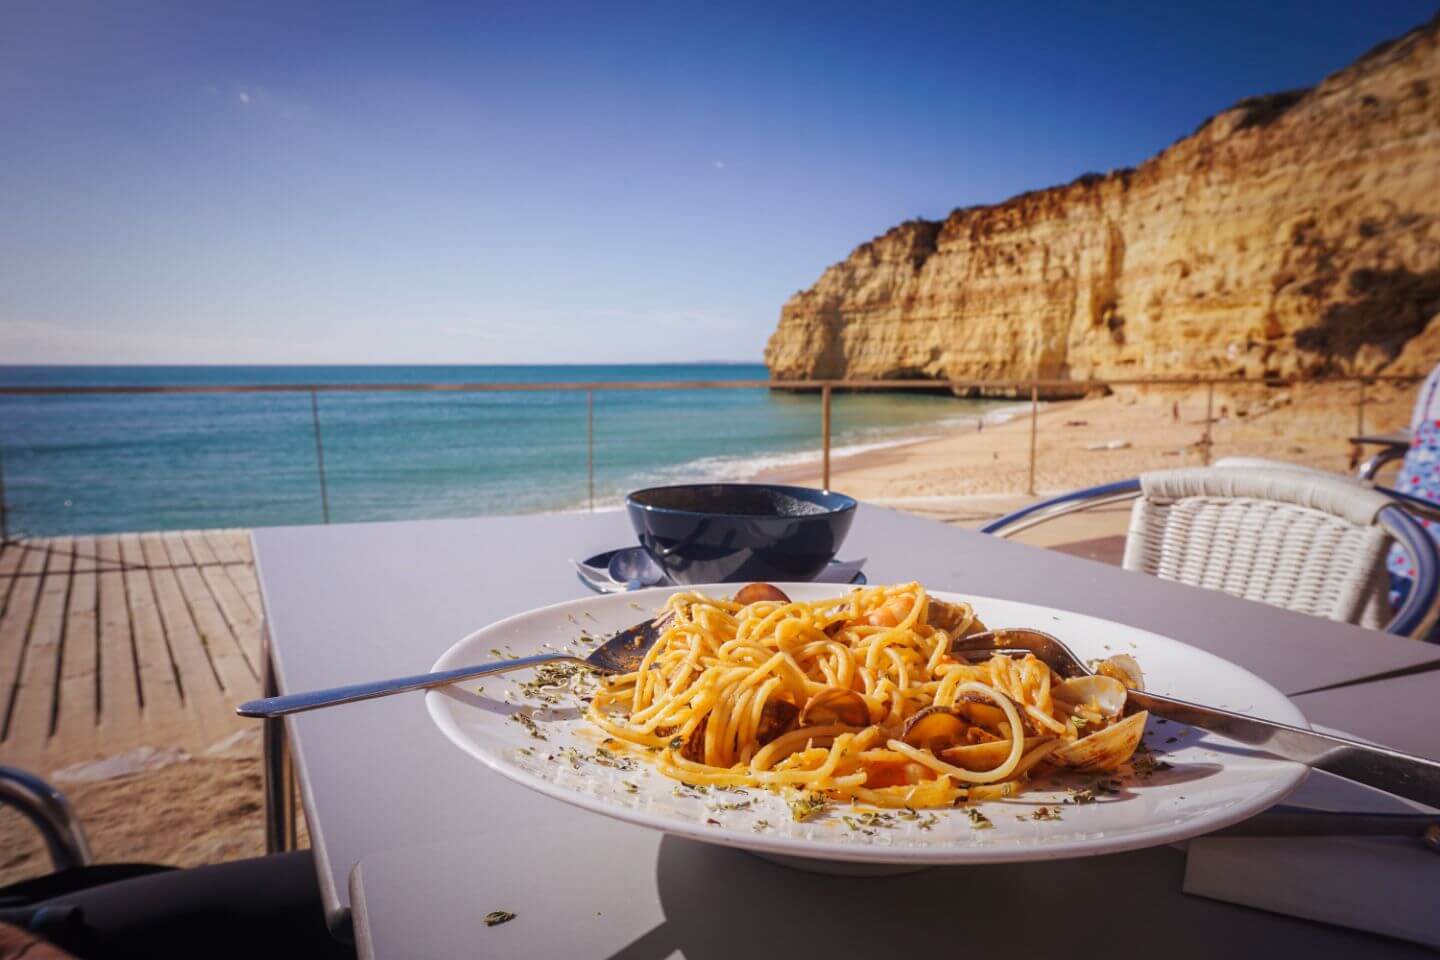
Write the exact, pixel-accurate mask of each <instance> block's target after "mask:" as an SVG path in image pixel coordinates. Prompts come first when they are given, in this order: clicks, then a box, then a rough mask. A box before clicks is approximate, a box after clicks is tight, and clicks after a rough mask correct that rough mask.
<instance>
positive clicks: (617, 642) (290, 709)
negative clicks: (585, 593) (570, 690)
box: [235, 613, 673, 718]
mask: <svg viewBox="0 0 1440 960" xmlns="http://www.w3.org/2000/svg"><path fill="white" fill-rule="evenodd" d="M672 616H673V615H672V614H668V613H667V614H665V615H664V616H663V617H658V618H655V619H652V620H646V621H645V622H644V623H637V624H635V626H633V627H630V628H629V629H628V630H622V631H620V632H619V633H617V634H615V636H613V637H611V638H610V639H609V640H606V641H605V642H604V643H603V644H601V645H600V647H599V649H597V650H595V651H594V652H593V653H591V654H590V656H588V657H585V658H584V659H581V658H580V657H574V656H571V655H570V654H568V653H545V654H541V655H539V656H535V657H520V658H519V659H516V660H501V661H499V662H497V663H484V664H479V665H477V666H473V667H457V668H456V669H454V670H441V671H439V672H438V673H421V674H417V675H415V676H413V677H397V678H395V679H393V680H374V681H371V682H369V683H354V684H351V685H349V686H345V687H331V688H329V689H328V690H310V691H307V692H305V693H287V694H285V695H284V696H281V697H266V698H265V699H263V700H251V701H250V702H249V703H242V704H240V706H238V707H236V708H235V712H236V713H238V714H240V716H242V717H262V718H269V717H283V716H285V715H286V714H290V713H303V712H305V711H306V710H318V709H320V708H321V707H334V706H339V705H340V704H342V703H355V702H356V701H359V700H374V699H375V698H376V697H388V696H390V695H391V694H392V693H408V692H409V691H411V690H429V689H431V688H433V687H445V686H449V685H450V684H452V683H461V682H463V681H466V680H475V679H478V678H480V677H488V676H490V675H491V674H496V673H509V672H510V671H511V670H524V669H526V668H529V667H538V666H540V665H541V664H545V663H578V664H583V665H585V666H587V667H589V668H590V669H592V670H595V671H597V672H599V673H604V674H614V673H630V672H632V671H634V670H635V669H637V668H638V667H639V666H640V662H641V661H642V660H644V659H645V653H646V651H648V650H649V649H650V648H651V647H653V646H654V645H655V641H657V640H659V639H660V635H661V634H662V633H664V632H665V628H666V627H667V626H668V625H669V623H670V618H671V617H672Z"/></svg>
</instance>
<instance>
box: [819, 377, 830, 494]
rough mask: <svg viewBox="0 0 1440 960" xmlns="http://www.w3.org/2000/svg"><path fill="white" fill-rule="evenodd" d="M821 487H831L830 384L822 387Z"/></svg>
mask: <svg viewBox="0 0 1440 960" xmlns="http://www.w3.org/2000/svg"><path fill="white" fill-rule="evenodd" d="M820 487H821V489H824V490H829V489H830V384H828V383H827V384H825V385H824V386H822V387H821V388H820Z"/></svg>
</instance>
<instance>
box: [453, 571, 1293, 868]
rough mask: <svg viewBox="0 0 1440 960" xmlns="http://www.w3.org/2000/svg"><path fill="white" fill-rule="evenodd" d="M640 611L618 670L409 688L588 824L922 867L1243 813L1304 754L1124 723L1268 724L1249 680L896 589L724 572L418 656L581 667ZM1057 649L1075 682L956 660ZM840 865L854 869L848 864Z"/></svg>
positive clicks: (1269, 690) (590, 601)
mask: <svg viewBox="0 0 1440 960" xmlns="http://www.w3.org/2000/svg"><path fill="white" fill-rule="evenodd" d="M647 617H653V618H655V620H656V633H657V634H658V639H657V640H656V641H655V643H654V644H653V646H651V647H650V648H649V649H648V650H647V651H646V652H645V654H644V657H643V659H641V660H640V661H639V663H638V665H637V667H636V669H634V670H632V671H630V672H628V673H625V674H619V675H611V676H601V675H599V674H597V673H595V672H593V671H591V670H588V669H586V668H585V667H582V666H579V665H576V664H565V663H561V664H554V665H548V666H544V667H541V668H539V669H538V670H536V671H533V672H529V673H526V672H516V673H514V674H510V675H507V676H506V677H502V678H499V681H498V682H497V681H496V678H487V680H486V681H485V683H484V685H483V686H478V687H477V686H473V685H456V686H454V687H450V688H446V689H444V690H437V691H431V692H430V693H429V694H427V697H426V702H427V706H428V708H429V710H430V713H431V716H432V717H433V718H434V720H435V722H436V723H437V725H438V726H439V727H440V729H441V730H442V731H443V732H444V733H445V734H446V735H447V736H448V737H449V738H450V739H451V740H453V741H454V742H455V743H456V744H457V745H458V746H460V747H461V749H462V750H464V751H465V752H466V753H468V754H470V755H471V756H473V757H474V758H476V759H478V760H480V761H481V762H483V763H485V764H487V765H488V766H489V767H491V768H492V769H494V770H495V771H497V772H499V773H500V774H502V775H504V776H506V777H509V778H510V779H512V780H515V781H516V782H518V783H521V784H523V785H525V786H527V787H530V788H532V789H534V790H537V791H539V792H541V793H543V794H546V795H548V796H551V797H554V798H556V799H559V800H563V801H565V802H568V803H572V804H575V805H576V806H579V807H582V808H585V809H587V810H591V811H594V812H597V813H601V814H605V815H608V816H612V817H617V818H619V819H622V820H627V821H630V822H632V823H636V824H640V825H643V826H647V827H651V828H654V829H659V830H663V831H666V832H669V833H675V834H680V835H683V836H688V837H693V838H695V839H699V840H703V841H707V842H712V843H719V844H726V845H730V846H736V847H743V848H746V849H749V850H752V851H754V852H756V853H760V854H762V855H767V856H771V857H775V858H782V859H784V858H803V859H805V860H808V861H832V862H834V861H848V862H850V863H852V864H872V865H900V866H923V865H927V864H939V863H965V862H972V863H984V862H1001V861H1015V860H1031V859H1053V858H1059V857H1071V856H1084V855H1089V854H1099V853H1108V852H1116V851H1120V850H1127V849H1134V848H1137V847H1143V846H1149V845H1154V844H1160V843H1169V842H1173V841H1176V840H1180V839H1184V838H1187V837H1191V836H1196V835H1199V834H1202V833H1207V832H1209V831H1212V830H1215V829H1219V828H1220V827H1223V826H1226V825H1228V824H1230V823H1233V822H1236V821H1239V820H1242V819H1245V818H1246V817H1249V816H1251V815H1253V814H1255V813H1258V812H1260V811H1261V810H1263V809H1265V808H1266V807H1268V806H1270V805H1271V804H1273V803H1275V802H1277V801H1278V800H1280V799H1281V798H1283V797H1284V796H1285V795H1286V794H1287V793H1289V792H1290V791H1291V790H1293V789H1294V788H1295V787H1296V786H1298V785H1299V783H1300V782H1301V780H1303V778H1304V776H1305V772H1306V768H1305V767H1304V766H1303V765H1301V764H1296V763H1292V762H1287V761H1282V760H1276V759H1273V758H1269V757H1266V756H1263V755H1260V754H1256V753H1254V752H1253V751H1250V750H1248V749H1247V748H1244V747H1241V746H1240V745H1238V744H1234V743H1231V742H1229V741H1226V740H1224V739H1223V738H1221V737H1218V736H1217V735H1215V734H1212V733H1208V732H1206V731H1201V730H1195V729H1191V728H1188V727H1185V726H1183V725H1181V724H1177V723H1173V722H1167V721H1165V720H1163V719H1155V718H1151V717H1149V716H1148V715H1147V714H1145V713H1144V712H1137V711H1135V710H1133V709H1130V710H1127V709H1126V694H1127V691H1128V690H1130V689H1136V688H1144V689H1149V690H1153V691H1155V692H1158V693H1163V694H1168V695H1171V696H1176V697H1180V698H1183V699H1188V700H1193V701H1197V702H1202V703H1207V704H1212V705H1215V706H1221V707H1226V708H1228V709H1231V710H1238V711H1240V712H1245V713H1250V714H1253V715H1256V716H1262V717H1265V718H1267V719H1272V720H1278V721H1282V722H1285V723H1291V724H1299V725H1303V724H1304V718H1303V717H1302V716H1301V715H1300V713H1299V711H1298V710H1296V708H1295V707H1294V705H1293V704H1291V703H1290V701H1289V700H1287V699H1286V698H1285V697H1284V695H1282V694H1281V693H1279V692H1278V691H1277V690H1275V689H1274V688H1273V687H1270V686H1269V685H1268V684H1266V683H1265V682H1264V681H1262V680H1260V679H1259V678H1258V677H1256V676H1254V675H1253V674H1251V673H1249V672H1248V671H1246V670H1244V669H1242V668H1240V667H1238V666H1236V665H1234V664H1232V663H1229V662H1228V661H1225V660H1221V659H1219V658H1217V657H1215V656H1213V655H1211V654H1208V653H1205V652H1204V651H1200V650H1197V649H1195V648H1193V647H1189V646H1187V645H1185V644H1181V643H1179V642H1177V641H1174V640H1170V639H1168V638H1165V637H1162V636H1159V635H1156V634H1153V633H1148V632H1146V631H1141V630H1136V629H1134V628H1131V627H1126V626H1122V625H1120V624H1117V623H1112V622H1109V621H1105V620H1100V619H1097V618H1094V617H1089V616H1084V615H1081V614H1075V613H1069V612H1066V611H1061V610H1054V609H1050V608H1047V607H1041V606H1036V605H1032V604H1026V603H1020V602H1015V601H1008V600H998V599H993V598H986V597H969V596H965V595H963V594H956V593H949V592H940V591H931V590H927V589H926V588H925V587H924V586H922V585H921V584H918V583H906V584H896V585H889V586H884V585H877V586H868V587H863V588H857V589H850V590H842V589H841V588H838V587H836V586H833V585H822V584H776V585H770V584H752V585H749V586H743V587H742V586H740V585H736V584H722V585H716V586H711V587H691V588H685V589H675V588H660V589H654V590H645V591H639V592H636V593H631V594H620V595H610V596H598V597H589V598H585V599H583V600H578V601H574V602H570V603H564V604H559V605H556V606H552V607H546V608H543V609H540V610H535V611H532V612H529V613H525V614H521V615H519V616H516V617H512V618H510V619H507V620H503V621H501V622H499V623H496V624H493V625H492V626H489V627H486V628H484V629H482V630H479V631H477V632H476V633H474V634H471V635H470V636H469V637H466V638H465V639H464V640H462V641H460V642H459V643H457V644H456V645H455V646H454V647H452V648H451V649H450V650H449V651H447V652H446V654H445V655H444V656H443V657H441V658H440V660H439V661H438V662H437V663H436V664H435V668H434V669H436V670H444V669H450V668H452V667H456V666H460V665H463V664H467V663H476V662H482V661H484V660H486V659H490V658H494V657H497V656H498V657H519V656H526V655H532V654H538V653H544V652H553V651H556V650H564V651H567V652H571V653H574V654H575V655H577V656H581V657H583V656H586V655H587V654H588V653H589V652H590V651H592V650H594V649H595V648H596V647H597V645H598V644H601V643H603V642H604V640H605V639H606V638H607V637H609V636H611V635H613V634H614V633H616V632H618V631H620V630H623V629H625V628H628V627H631V626H633V625H634V624H635V623H636V622H637V621H640V620H644V619H646V618H647ZM1022 626H1023V627H1032V628H1035V629H1039V630H1044V631H1046V632H1048V633H1051V634H1054V635H1056V636H1058V637H1059V638H1060V639H1061V640H1062V641H1064V642H1065V643H1066V644H1067V645H1068V646H1069V647H1070V648H1071V649H1072V650H1074V651H1075V652H1076V653H1077V654H1078V655H1080V656H1081V657H1082V658H1083V659H1085V660H1086V661H1087V662H1088V663H1089V664H1090V665H1091V667H1092V669H1093V670H1094V675H1093V676H1087V677H1071V678H1069V679H1066V678H1062V677H1061V676H1060V675H1058V674H1057V673H1055V672H1054V671H1053V670H1051V668H1050V667H1049V666H1047V665H1046V664H1045V663H1043V662H1042V661H1040V660H1038V659H1036V658H1035V657H1034V656H1033V655H1030V654H1023V653H1022V654H1020V655H1014V653H1013V652H1012V654H1011V655H1006V654H993V655H991V654H981V655H978V656H975V655H970V656H964V655H960V654H957V653H955V652H954V650H953V649H952V643H953V642H954V641H955V640H957V639H959V638H962V637H966V636H970V635H972V634H975V633H977V632H980V631H984V630H986V629H988V628H989V627H1022ZM862 869H863V868H862Z"/></svg>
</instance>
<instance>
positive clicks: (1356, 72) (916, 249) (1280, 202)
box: [765, 17, 1440, 379]
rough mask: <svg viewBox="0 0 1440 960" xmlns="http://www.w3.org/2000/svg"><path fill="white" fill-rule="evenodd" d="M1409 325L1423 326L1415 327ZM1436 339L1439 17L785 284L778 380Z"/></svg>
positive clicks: (1342, 348) (1262, 353) (1302, 370)
mask: <svg viewBox="0 0 1440 960" xmlns="http://www.w3.org/2000/svg"><path fill="white" fill-rule="evenodd" d="M1427 328H1428V329H1427ZM1437 358H1440V17H1437V18H1436V19H1435V20H1432V21H1431V22H1430V23H1429V24H1427V25H1425V26H1423V27H1420V28H1417V29H1416V30H1414V31H1412V32H1411V33H1409V34H1407V35H1405V36H1404V37H1402V38H1400V39H1399V40H1396V41H1392V42H1390V43H1387V44H1384V45H1382V46H1381V47H1378V48H1376V49H1375V50H1373V51H1371V52H1370V53H1368V54H1366V55H1365V56H1364V57H1362V58H1360V59H1359V60H1358V61H1356V62H1355V63H1354V64H1352V65H1351V66H1349V67H1347V68H1346V69H1344V70H1342V71H1340V72H1339V73H1336V74H1334V75H1333V76H1331V77H1329V78H1327V79H1326V80H1325V81H1324V82H1322V83H1321V84H1320V85H1319V86H1317V87H1314V88H1313V89H1310V90H1303V91H1292V92H1289V93H1281V94H1274V95H1270V96H1266V97H1256V98H1252V99H1249V100H1245V101H1242V102H1241V103H1239V104H1237V105H1235V106H1234V107H1233V108H1231V109H1229V110H1227V111H1225V112H1224V113H1221V114H1219V115H1218V116H1215V117H1212V118H1211V119H1210V120H1207V121H1206V122H1205V123H1203V124H1201V126H1200V128H1199V129H1198V130H1196V131H1195V132H1194V133H1193V134H1191V135H1190V136H1188V137H1186V138H1184V139H1183V140H1180V141H1179V142H1177V143H1176V144H1174V145H1173V146H1171V147H1170V148H1169V149H1167V150H1165V151H1163V152H1162V153H1160V154H1158V155H1156V156H1155V157H1152V158H1151V159H1149V160H1147V161H1146V162H1145V163H1143V164H1142V165H1141V166H1140V167H1139V168H1137V169H1133V170H1119V171H1112V172H1111V173H1109V174H1106V175H1104V176H1101V175H1094V174H1087V175H1086V176H1082V177H1080V178H1079V179H1077V180H1075V181H1074V182H1073V183H1070V184H1068V185H1066V186H1061V187H1054V188H1051V189H1048V190H1039V191H1035V192H1033V193H1026V194H1022V195H1021V196H1018V197H1014V198H1012V199H1010V200H1007V201H1005V202H1004V203H1001V204H997V205H994V206H984V207H972V208H968V209H959V210H956V211H954V212H953V213H951V214H950V215H949V216H948V217H946V218H945V219H944V220H943V221H940V222H932V221H927V220H915V221H910V222H908V223H903V224H901V225H900V226H898V227H895V228H894V229H892V230H890V231H889V232H888V233H886V234H885V235H883V236H881V237H878V238H876V239H875V240H873V241H871V242H869V243H866V244H863V245H861V246H860V247H858V248H857V249H856V250H855V251H854V252H853V253H851V254H850V256H849V257H848V258H846V259H845V260H844V261H843V262H841V263H838V264H836V265H834V266H832V267H830V268H829V269H828V270H826V271H825V273H824V274H823V275H822V276H821V277H820V279H819V280H818V281H817V282H816V283H815V285H814V286H813V287H811V288H810V289H808V290H805V291H802V292H800V293H797V294H796V295H795V296H794V297H792V298H791V299H790V301H789V302H788V303H786V304H785V306H784V308H783V309H782V310H781V313H780V324H779V327H778V329H776V331H775V333H774V334H773V335H772V336H771V338H770V342H769V344H768V346H767V347H766V350H765V362H766V363H767V364H768V365H769V367H770V371H771V375H772V376H773V377H775V378H777V379H792V378H795V379H799V378H816V377H856V378H880V377H924V378H931V377H935V378H956V379H982V378H983V379H999V378H1025V377H1030V376H1032V375H1038V376H1040V377H1042V378H1071V379H1084V378H1089V377H1102V378H1104V377H1109V378H1121V377H1139V376H1146V377H1148V376H1157V377H1158V376H1169V375H1191V374H1201V375H1212V376H1213V375H1240V374H1244V375H1249V376H1257V375H1261V374H1269V375H1276V374H1279V375H1292V374H1318V373H1348V372H1365V373H1374V372H1379V371H1393V372H1409V371H1411V370H1415V369H1425V368H1428V366H1429V365H1430V364H1431V363H1433V362H1434V361H1435V360H1436V359H1437Z"/></svg>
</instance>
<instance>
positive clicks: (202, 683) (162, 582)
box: [140, 533, 233, 747]
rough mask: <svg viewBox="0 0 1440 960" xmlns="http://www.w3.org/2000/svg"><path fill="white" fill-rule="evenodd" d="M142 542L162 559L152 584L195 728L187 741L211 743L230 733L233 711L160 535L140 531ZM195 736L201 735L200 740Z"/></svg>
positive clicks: (147, 551)
mask: <svg viewBox="0 0 1440 960" xmlns="http://www.w3.org/2000/svg"><path fill="white" fill-rule="evenodd" d="M140 544H141V547H142V548H143V549H144V551H145V556H146V557H149V558H154V559H157V560H162V562H161V563H159V564H155V563H152V565H151V569H150V583H151V585H152V586H153V587H154V590H155V602H156V605H157V606H158V608H159V611H160V621H161V623H162V624H163V625H164V628H165V639H166V641H167V642H168V644H169V647H170V658H171V661H172V662H173V663H174V664H175V670H176V672H177V673H178V674H179V675H180V695H181V698H182V699H183V700H184V701H185V707H186V711H187V713H188V715H189V716H188V719H189V722H190V723H191V724H192V725H193V728H194V729H193V730H192V731H191V733H192V736H190V737H189V738H187V743H189V744H192V745H194V746H195V747H203V746H208V745H209V744H211V743H214V742H215V741H217V740H219V739H220V738H221V737H223V736H224V735H225V733H226V732H228V729H229V727H230V724H229V723H226V722H225V721H226V720H227V719H228V718H227V717H226V714H227V713H233V711H231V710H230V709H229V706H228V705H227V704H226V702H225V696H224V690H222V689H221V686H220V679H219V677H218V676H217V673H216V671H215V669H214V667H213V666H212V665H211V662H210V658H209V657H208V656H207V655H206V651H205V643H204V641H203V640H202V639H201V637H200V631H199V629H198V628H197V626H196V624H195V621H194V619H193V618H192V617H191V615H190V608H189V606H188V605H187V604H186V602H185V595H184V593H183V592H182V591H181V589H180V581H179V578H178V577H177V576H176V571H175V570H174V569H172V568H171V567H170V566H169V563H168V561H169V557H168V556H167V555H166V552H165V547H164V544H163V543H162V541H161V537H160V535H159V534H155V533H145V534H141V536H140ZM195 735H198V736H199V738H200V739H199V740H198V741H197V740H196V738H195Z"/></svg>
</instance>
